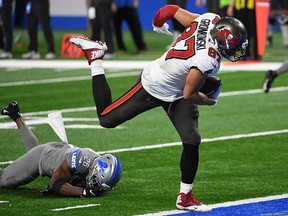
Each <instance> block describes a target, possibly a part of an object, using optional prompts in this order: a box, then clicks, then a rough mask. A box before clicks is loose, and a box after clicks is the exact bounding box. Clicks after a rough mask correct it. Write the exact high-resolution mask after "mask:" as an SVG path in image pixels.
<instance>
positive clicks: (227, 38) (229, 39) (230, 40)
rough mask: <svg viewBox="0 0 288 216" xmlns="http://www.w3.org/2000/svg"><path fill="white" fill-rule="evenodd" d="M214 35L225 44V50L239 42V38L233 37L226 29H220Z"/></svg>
mask: <svg viewBox="0 0 288 216" xmlns="http://www.w3.org/2000/svg"><path fill="white" fill-rule="evenodd" d="M216 34H217V35H218V36H219V37H221V38H222V40H223V41H224V42H225V44H226V48H227V49H229V48H230V47H234V46H235V45H236V44H237V43H238V42H239V40H240V38H238V37H236V36H235V35H233V33H232V32H231V31H230V30H229V29H227V28H225V29H221V30H220V31H219V32H217V33H216Z"/></svg>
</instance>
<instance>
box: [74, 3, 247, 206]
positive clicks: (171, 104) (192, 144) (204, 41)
mask: <svg viewBox="0 0 288 216" xmlns="http://www.w3.org/2000/svg"><path fill="white" fill-rule="evenodd" d="M172 18H175V19H176V20H177V21H179V22H180V23H181V24H182V25H183V26H184V27H185V28H186V29H185V30H184V31H183V32H182V34H181V35H180V36H179V37H178V39H177V40H176V42H175V43H174V45H173V46H172V47H171V48H170V49H169V50H168V51H167V52H165V53H164V54H163V55H162V56H161V57H160V58H158V59H156V60H155V61H153V62H151V63H150V64H149V65H148V66H147V67H145V69H144V70H143V72H142V74H141V75H140V76H139V79H138V80H137V81H136V83H135V85H134V86H133V87H131V88H130V89H129V90H128V91H127V92H126V93H125V94H123V95H122V96H121V97H120V98H119V99H117V100H116V101H114V102H113V103H112V100H111V91H110V87H109V85H108V84H107V81H106V78H105V74H104V69H103V66H102V58H103V56H104V54H105V51H106V50H107V46H106V44H105V43H103V42H99V41H96V42H95V41H90V40H88V39H85V38H79V37H73V38H71V39H70V42H71V43H73V44H74V45H76V46H77V47H79V48H81V49H82V50H83V51H84V53H85V56H86V58H87V60H88V63H89V65H90V66H91V75H92V90H93V97H94V101H95V104H96V108H97V114H98V117H99V120H100V124H101V125H102V126H103V127H106V128H114V127H116V126H117V125H119V124H121V123H123V122H125V121H127V120H130V119H132V118H134V117H135V116H137V115H138V114H140V113H142V112H145V111H147V110H150V109H152V108H155V107H159V106H162V107H163V109H164V111H165V112H166V114H167V115H168V117H169V119H170V121H171V123H172V124H173V125H174V127H175V129H176V131H177V132H178V134H179V136H180V138H181V141H182V143H183V152H182V156H181V161H180V169H181V183H180V192H179V194H178V197H177V201H176V206H177V208H178V209H185V210H190V211H210V210H211V208H210V207H208V206H207V205H204V204H202V203H200V202H199V201H198V200H197V199H196V198H195V197H194V196H193V195H192V187H193V181H194V178H195V175H196V172H197V169H198V161H199V144H200V142H201V136H200V134H199V131H198V117H199V111H198V107H197V105H209V106H211V105H215V104H216V103H217V98H218V95H219V93H220V90H221V87H222V83H221V82H216V83H218V85H216V88H214V91H212V93H209V94H205V93H203V92H205V91H204V90H203V91H202V89H203V88H204V87H205V86H206V87H207V86H210V85H214V84H213V82H211V84H210V81H211V80H212V81H213V80H214V79H213V76H214V75H215V74H216V73H217V71H218V70H219V67H220V62H221V59H222V57H225V58H227V59H229V60H230V61H238V60H240V59H241V58H242V57H243V56H244V54H245V50H246V47H247V45H248V41H247V32H246V29H245V27H244V25H243V24H242V23H241V22H240V21H239V20H237V19H235V18H232V17H229V18H228V17H224V18H220V17H219V16H218V15H216V14H213V13H205V14H203V15H199V14H194V13H190V12H189V11H187V10H184V9H182V8H179V7H178V6H176V5H166V6H164V7H163V8H161V9H160V10H159V11H157V13H156V14H155V17H154V19H153V22H152V23H153V27H154V31H156V32H159V33H164V34H168V35H172V33H171V32H169V26H168V24H167V23H166V21H167V20H169V19H172ZM211 78H212V79H211ZM208 81H209V82H208Z"/></svg>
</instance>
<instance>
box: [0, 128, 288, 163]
mask: <svg viewBox="0 0 288 216" xmlns="http://www.w3.org/2000/svg"><path fill="white" fill-rule="evenodd" d="M283 133H288V129H284V130H275V131H263V132H258V133H249V134H237V135H232V136H222V137H214V138H206V139H202V141H201V142H202V143H207V142H215V141H221V140H234V139H242V138H247V137H259V136H269V135H275V134H283ZM181 144H182V143H181V142H172V143H162V144H155V145H147V146H139V147H131V148H122V149H113V150H107V151H102V152H98V153H99V154H105V153H120V152H131V151H141V150H147V149H157V148H166V147H171V146H178V145H181ZM12 162H13V161H4V162H0V165H4V164H10V163H12Z"/></svg>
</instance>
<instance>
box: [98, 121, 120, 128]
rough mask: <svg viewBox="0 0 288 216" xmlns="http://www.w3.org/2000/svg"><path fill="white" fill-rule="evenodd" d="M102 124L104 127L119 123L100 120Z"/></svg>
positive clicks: (114, 125) (112, 126) (113, 126)
mask: <svg viewBox="0 0 288 216" xmlns="http://www.w3.org/2000/svg"><path fill="white" fill-rule="evenodd" d="M100 125H101V126H102V127H104V128H115V127H116V126H117V125H116V124H115V123H112V122H108V121H100Z"/></svg>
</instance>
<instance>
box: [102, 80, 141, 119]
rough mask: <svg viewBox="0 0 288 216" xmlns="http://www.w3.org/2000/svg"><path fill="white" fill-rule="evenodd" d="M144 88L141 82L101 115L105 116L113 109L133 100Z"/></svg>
mask: <svg viewBox="0 0 288 216" xmlns="http://www.w3.org/2000/svg"><path fill="white" fill-rule="evenodd" d="M141 87H142V82H139V83H138V84H137V85H136V86H134V87H133V88H132V89H131V90H130V91H128V92H127V93H126V94H124V95H123V96H122V97H120V98H119V99H118V100H117V101H115V102H114V103H112V104H111V105H110V106H108V107H106V108H105V110H104V111H103V112H102V113H101V115H105V114H107V113H109V112H111V111H112V110H113V109H115V108H117V107H118V106H120V105H121V104H123V103H124V102H125V101H127V100H128V99H129V98H131V97H132V96H133V95H134V94H135V93H136V92H137V91H138V90H139V89H140V88H141Z"/></svg>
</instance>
